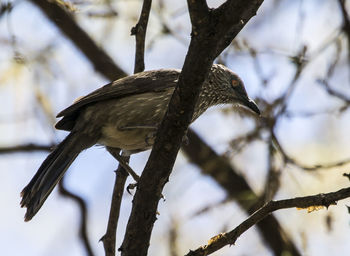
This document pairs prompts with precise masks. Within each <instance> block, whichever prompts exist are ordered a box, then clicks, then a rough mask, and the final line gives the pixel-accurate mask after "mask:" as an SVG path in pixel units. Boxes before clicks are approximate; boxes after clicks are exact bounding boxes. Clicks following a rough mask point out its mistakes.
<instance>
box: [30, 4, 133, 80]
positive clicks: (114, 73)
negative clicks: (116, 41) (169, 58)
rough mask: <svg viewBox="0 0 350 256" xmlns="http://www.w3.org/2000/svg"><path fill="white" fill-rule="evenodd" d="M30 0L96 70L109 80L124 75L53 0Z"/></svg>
mask: <svg viewBox="0 0 350 256" xmlns="http://www.w3.org/2000/svg"><path fill="white" fill-rule="evenodd" d="M30 1H31V2H32V3H33V4H35V5H37V6H38V7H39V8H40V9H41V10H42V11H43V13H45V15H46V16H47V17H48V18H49V20H51V21H52V22H54V23H55V24H56V26H57V27H58V28H60V30H61V31H62V32H63V33H64V34H65V35H66V36H67V38H69V39H70V40H71V41H72V42H73V43H74V44H75V45H76V46H77V48H78V49H80V50H81V51H82V52H83V53H84V55H85V56H86V57H87V58H88V59H89V60H90V62H91V63H92V64H93V66H94V68H95V70H96V71H98V72H100V73H102V74H103V75H104V76H106V77H107V78H108V79H109V80H111V81H113V80H115V79H118V78H121V77H124V76H126V73H125V72H124V71H123V70H122V69H121V68H119V67H118V66H117V65H115V64H114V62H113V60H112V59H111V58H110V57H109V56H108V54H106V53H105V52H104V50H103V49H101V48H100V47H98V46H97V45H96V43H95V42H94V41H93V40H92V39H91V37H90V36H89V35H88V34H87V33H86V32H85V31H84V30H83V29H81V28H80V26H79V25H78V24H77V23H76V22H75V21H74V19H73V17H72V16H71V15H70V14H69V13H67V12H66V11H65V10H64V9H63V8H62V7H61V6H59V5H57V4H56V3H55V1H49V0H30Z"/></svg>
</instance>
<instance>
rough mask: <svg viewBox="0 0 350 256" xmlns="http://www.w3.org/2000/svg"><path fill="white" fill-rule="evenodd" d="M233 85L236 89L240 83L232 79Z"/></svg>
mask: <svg viewBox="0 0 350 256" xmlns="http://www.w3.org/2000/svg"><path fill="white" fill-rule="evenodd" d="M231 84H232V86H233V87H236V86H238V85H239V82H238V81H237V80H235V79H232V81H231Z"/></svg>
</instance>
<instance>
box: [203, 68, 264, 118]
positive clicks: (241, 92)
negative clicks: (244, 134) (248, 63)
mask: <svg viewBox="0 0 350 256" xmlns="http://www.w3.org/2000/svg"><path fill="white" fill-rule="evenodd" d="M206 82H207V85H208V86H209V87H212V89H211V90H210V91H212V97H214V98H215V101H216V102H215V103H216V104H220V103H231V104H237V105H240V106H243V107H246V108H249V109H250V110H252V111H253V112H255V113H256V114H258V115H260V110H259V108H258V106H257V105H256V103H255V102H254V101H253V100H252V99H250V98H249V97H248V94H247V92H246V90H245V87H244V83H243V81H242V80H241V79H240V78H239V76H238V75H236V74H235V73H234V72H232V71H231V70H229V69H228V68H227V67H225V66H224V65H220V64H214V65H213V66H212V68H211V71H210V72H209V75H208V78H207V81H206ZM215 103H214V104H215Z"/></svg>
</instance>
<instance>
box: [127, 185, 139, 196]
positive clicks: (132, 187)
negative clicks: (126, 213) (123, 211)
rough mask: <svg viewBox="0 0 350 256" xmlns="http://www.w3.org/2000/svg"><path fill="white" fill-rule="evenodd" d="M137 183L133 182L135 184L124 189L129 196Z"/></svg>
mask: <svg viewBox="0 0 350 256" xmlns="http://www.w3.org/2000/svg"><path fill="white" fill-rule="evenodd" d="M137 185H138V183H137V182H135V183H130V184H129V185H128V186H127V187H126V191H128V193H129V194H130V195H131V192H130V190H133V189H135V188H136V187H137Z"/></svg>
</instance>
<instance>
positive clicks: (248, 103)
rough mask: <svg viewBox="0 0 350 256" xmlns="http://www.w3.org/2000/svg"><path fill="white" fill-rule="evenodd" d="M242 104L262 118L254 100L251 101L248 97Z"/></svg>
mask: <svg viewBox="0 0 350 256" xmlns="http://www.w3.org/2000/svg"><path fill="white" fill-rule="evenodd" d="M242 103H243V105H244V106H246V107H247V108H249V109H250V110H252V111H253V112H255V113H256V114H258V115H259V116H260V110H259V108H258V105H256V103H255V102H254V101H253V100H252V99H249V98H248V97H247V98H245V99H243V100H242Z"/></svg>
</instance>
